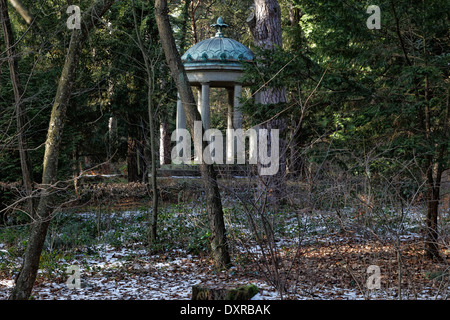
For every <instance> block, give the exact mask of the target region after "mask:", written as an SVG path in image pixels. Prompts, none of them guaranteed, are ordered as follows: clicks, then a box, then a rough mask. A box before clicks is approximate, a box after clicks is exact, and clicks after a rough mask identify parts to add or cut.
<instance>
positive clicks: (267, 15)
mask: <svg viewBox="0 0 450 320" xmlns="http://www.w3.org/2000/svg"><path fill="white" fill-rule="evenodd" d="M247 22H248V24H249V27H250V31H251V33H252V36H253V42H254V44H255V46H257V47H260V48H262V49H265V50H275V49H276V47H282V46H283V40H282V36H281V8H280V5H279V4H278V1H277V0H255V6H254V13H253V15H252V18H251V19H249V20H247ZM286 101H287V99H286V89H285V88H267V89H265V90H262V91H261V95H260V103H262V104H277V103H285V102H286ZM286 127H287V126H286V120H285V119H276V120H271V121H269V122H266V123H264V124H262V125H260V126H259V128H260V129H268V130H269V131H268V134H269V138H268V140H267V141H268V144H270V141H271V139H270V134H271V133H270V130H271V129H278V130H280V144H279V146H280V159H279V164H280V167H279V170H278V172H277V173H276V174H275V175H273V176H260V177H259V187H258V189H259V190H258V196H257V198H258V199H261V195H264V194H265V195H266V197H263V199H266V200H268V203H269V204H276V203H279V202H280V201H283V200H284V198H285V196H286V195H285V189H286V186H285V184H286V183H285V178H286V150H285V141H284V139H283V138H282V137H283V131H284V130H285V129H286ZM267 149H268V150H270V149H271V146H270V145H268V146H267ZM258 165H260V164H259V162H258Z"/></svg>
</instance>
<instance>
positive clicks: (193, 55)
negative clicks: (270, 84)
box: [181, 17, 255, 68]
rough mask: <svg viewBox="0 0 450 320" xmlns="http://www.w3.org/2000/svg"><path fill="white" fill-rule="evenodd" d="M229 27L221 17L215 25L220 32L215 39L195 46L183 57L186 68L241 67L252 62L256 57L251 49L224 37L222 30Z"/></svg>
mask: <svg viewBox="0 0 450 320" xmlns="http://www.w3.org/2000/svg"><path fill="white" fill-rule="evenodd" d="M227 26H228V25H226V24H224V23H223V21H222V18H220V17H219V19H218V20H217V24H214V25H213V27H215V28H217V30H218V31H217V33H216V35H215V37H212V38H210V39H206V40H203V41H201V42H199V43H197V44H195V45H194V46H192V47H191V48H190V49H189V50H187V51H186V52H185V54H184V55H183V56H182V57H181V60H182V61H183V64H184V65H185V67H194V68H195V67H202V66H209V67H212V66H215V65H217V66H221V67H224V66H226V65H230V66H240V65H241V64H242V62H248V61H252V60H253V59H254V57H255V56H254V54H253V52H252V51H251V50H250V49H249V48H247V47H246V46H244V45H243V44H242V43H240V42H238V41H236V40H233V39H230V38H226V37H224V36H223V34H222V28H226V27H227Z"/></svg>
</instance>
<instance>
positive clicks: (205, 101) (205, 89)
mask: <svg viewBox="0 0 450 320" xmlns="http://www.w3.org/2000/svg"><path fill="white" fill-rule="evenodd" d="M201 95H202V102H201V104H202V109H201V112H200V113H201V115H202V123H203V128H205V130H208V129H209V124H210V117H211V111H210V109H209V83H202V93H201Z"/></svg>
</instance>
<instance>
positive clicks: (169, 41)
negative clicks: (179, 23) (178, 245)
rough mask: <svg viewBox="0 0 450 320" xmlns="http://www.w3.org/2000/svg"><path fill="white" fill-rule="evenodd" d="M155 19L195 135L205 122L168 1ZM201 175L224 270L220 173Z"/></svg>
mask: <svg viewBox="0 0 450 320" xmlns="http://www.w3.org/2000/svg"><path fill="white" fill-rule="evenodd" d="M155 17H156V22H157V24H158V30H159V35H160V40H161V44H162V47H163V49H164V52H165V55H166V60H167V63H168V65H169V68H170V71H171V73H172V77H173V79H174V81H175V84H176V86H177V89H178V92H179V94H180V98H181V101H182V103H183V108H184V112H185V114H186V119H187V124H188V127H189V129H190V131H191V132H194V121H201V117H200V114H199V113H198V111H197V104H196V102H195V99H194V95H193V93H192V89H191V87H190V84H189V81H188V78H187V75H186V71H185V70H184V66H183V64H182V62H181V58H180V54H179V53H178V49H177V47H176V45H175V39H174V37H173V32H172V28H171V26H170V22H169V15H168V8H167V1H166V0H156V1H155ZM202 135H203V134H202ZM206 146H207V145H206V142H203V148H202V150H204V149H205V147H206ZM200 172H201V175H202V180H203V184H204V188H205V195H206V210H207V213H208V220H209V227H210V231H211V239H210V241H211V248H212V254H213V258H214V263H215V266H216V268H218V269H222V268H226V267H228V266H229V265H230V261H231V259H230V254H229V249H228V242H227V237H226V231H225V222H224V218H223V209H222V200H221V196H220V192H219V187H218V185H217V176H216V171H215V170H214V167H213V165H208V164H206V163H205V162H203V161H202V163H201V164H200Z"/></svg>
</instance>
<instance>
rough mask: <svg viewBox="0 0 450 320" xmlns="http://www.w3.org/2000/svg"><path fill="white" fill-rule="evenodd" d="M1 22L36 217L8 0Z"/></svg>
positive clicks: (2, 0) (0, 7) (0, 8)
mask: <svg viewBox="0 0 450 320" xmlns="http://www.w3.org/2000/svg"><path fill="white" fill-rule="evenodd" d="M0 20H1V24H2V29H3V35H4V38H5V46H6V54H7V56H8V64H9V73H10V76H11V83H12V87H13V91H14V101H15V105H14V110H15V113H16V122H17V146H18V150H19V156H20V167H21V169H22V179H23V185H24V187H25V194H26V197H27V206H28V212H29V214H30V215H31V216H34V205H33V198H32V193H33V177H32V166H31V160H30V157H29V153H28V147H27V141H26V132H27V129H28V127H29V125H28V117H27V113H26V110H25V106H24V105H23V101H22V94H23V90H22V85H21V83H20V79H19V68H18V65H17V59H16V49H15V46H14V37H13V33H12V28H11V22H10V20H9V14H8V6H7V3H6V0H0Z"/></svg>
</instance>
